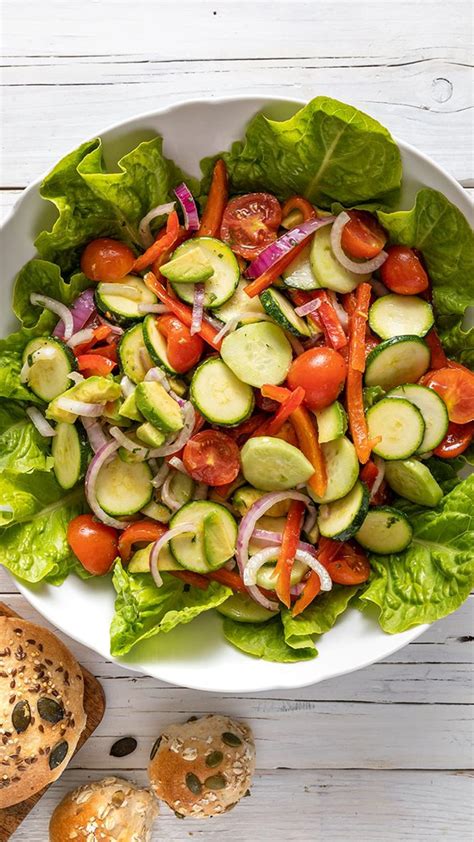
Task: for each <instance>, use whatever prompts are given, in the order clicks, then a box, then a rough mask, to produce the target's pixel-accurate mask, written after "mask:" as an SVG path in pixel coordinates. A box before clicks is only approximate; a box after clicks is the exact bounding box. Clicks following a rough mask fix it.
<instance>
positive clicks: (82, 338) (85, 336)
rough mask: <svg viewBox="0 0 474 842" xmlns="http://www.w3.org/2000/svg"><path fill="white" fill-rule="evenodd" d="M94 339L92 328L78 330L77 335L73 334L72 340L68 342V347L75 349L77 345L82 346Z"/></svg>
mask: <svg viewBox="0 0 474 842" xmlns="http://www.w3.org/2000/svg"><path fill="white" fill-rule="evenodd" d="M93 338H94V331H93V329H92V328H91V327H85V328H83V329H82V330H78V331H77V333H73V334H72V336H71V338H70V339H68V341H67V342H66V345H67V346H68V347H69V348H75V347H76V345H82V343H83V342H90V341H91V340H92V339H93Z"/></svg>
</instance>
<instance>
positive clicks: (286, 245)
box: [245, 216, 335, 278]
mask: <svg viewBox="0 0 474 842" xmlns="http://www.w3.org/2000/svg"><path fill="white" fill-rule="evenodd" d="M334 219H335V217H334V216H324V217H317V218H315V219H308V220H307V221H306V222H302V223H301V225H296V226H295V227H294V228H291V230H290V231H287V232H286V233H285V234H283V235H282V236H281V237H279V238H278V240H275V242H273V243H271V244H270V245H269V246H267V247H266V248H264V249H263V251H261V252H260V254H259V256H258V257H257V258H256V259H255V260H254V261H253V262H252V263H251V264H250V266H248V267H247V270H246V273H245V274H246V275H247V277H248V278H258V277H259V276H260V275H263V273H264V272H266V270H267V269H269V268H270V266H273V264H274V263H276V262H277V260H280V258H281V257H283V256H284V255H285V254H288V252H289V251H291V250H292V249H294V248H295V246H297V245H299V244H300V243H302V242H303V241H304V240H307V239H308V237H310V236H311V234H314V232H315V231H317V230H318V228H322V226H323V225H329V224H330V223H331V222H334Z"/></svg>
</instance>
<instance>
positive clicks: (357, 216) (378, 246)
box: [341, 210, 387, 260]
mask: <svg viewBox="0 0 474 842" xmlns="http://www.w3.org/2000/svg"><path fill="white" fill-rule="evenodd" d="M347 214H348V215H349V216H350V221H349V222H348V223H347V225H345V226H344V228H343V229H342V237H341V245H342V248H343V249H344V251H345V252H347V254H349V255H350V257H357V258H361V259H362V260H370V258H371V257H375V256H376V255H377V254H379V253H380V252H381V251H382V249H383V247H384V245H385V243H386V242H387V235H386V233H385V231H384V230H383V228H382V226H381V225H379V223H378V222H377V220H376V219H375V216H372V214H371V213H368V212H367V211H360V210H349V211H347Z"/></svg>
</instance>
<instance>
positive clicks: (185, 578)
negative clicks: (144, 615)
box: [169, 570, 209, 591]
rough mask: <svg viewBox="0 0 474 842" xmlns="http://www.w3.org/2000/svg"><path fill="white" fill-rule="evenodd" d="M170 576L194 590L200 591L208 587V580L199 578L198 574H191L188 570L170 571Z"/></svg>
mask: <svg viewBox="0 0 474 842" xmlns="http://www.w3.org/2000/svg"><path fill="white" fill-rule="evenodd" d="M169 572H170V573H171V575H172V576H175V578H176V579H181V581H182V582H185V583H186V585H192V586H193V587H194V588H200V589H201V590H202V591H205V590H207V588H208V587H209V579H206V577H205V576H201V574H200V573H192V572H191V571H190V570H170V571H169Z"/></svg>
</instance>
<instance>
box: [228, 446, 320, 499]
mask: <svg viewBox="0 0 474 842" xmlns="http://www.w3.org/2000/svg"><path fill="white" fill-rule="evenodd" d="M240 458H241V460H242V473H243V475H244V477H245V479H246V480H247V482H249V483H250V485H253V486H255V488H260V489H262V490H263V491H282V490H284V489H287V488H294V487H295V486H296V485H299V484H300V483H301V482H307V480H309V478H310V477H311V476H312V475H313V474H314V468H313V466H312V464H311V462H309V461H308V459H306V456H304V455H303V454H302V453H301V450H298V448H297V447H293V445H292V444H288V442H286V441H283V440H282V439H277V438H273V437H272V436H255V438H252V439H249V440H248V441H247V442H245V444H244V446H243V448H242V450H241V453H240Z"/></svg>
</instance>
